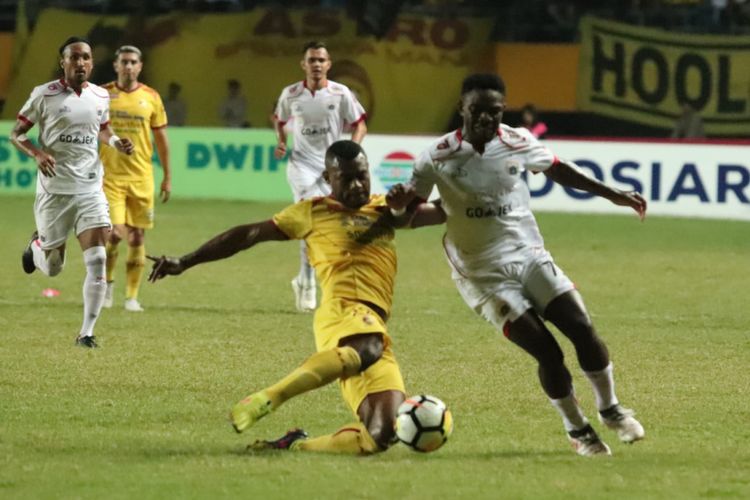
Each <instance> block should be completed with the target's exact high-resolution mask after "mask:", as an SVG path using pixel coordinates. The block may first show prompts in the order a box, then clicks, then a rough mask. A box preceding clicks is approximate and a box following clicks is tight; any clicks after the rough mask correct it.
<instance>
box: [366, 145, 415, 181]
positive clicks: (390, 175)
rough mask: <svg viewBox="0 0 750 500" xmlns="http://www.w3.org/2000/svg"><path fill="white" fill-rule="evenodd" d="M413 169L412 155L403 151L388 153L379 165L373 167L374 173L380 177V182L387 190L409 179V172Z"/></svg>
mask: <svg viewBox="0 0 750 500" xmlns="http://www.w3.org/2000/svg"><path fill="white" fill-rule="evenodd" d="M413 169H414V156H412V155H411V154H410V153H407V152H405V151H394V152H393V153H388V154H387V155H386V156H385V158H383V161H381V162H380V165H378V166H377V168H376V169H375V175H376V176H377V178H378V179H380V183H381V184H382V185H383V187H384V188H385V189H386V190H388V189H391V186H393V185H395V184H399V183H403V182H408V181H409V179H411V172H412V170H413Z"/></svg>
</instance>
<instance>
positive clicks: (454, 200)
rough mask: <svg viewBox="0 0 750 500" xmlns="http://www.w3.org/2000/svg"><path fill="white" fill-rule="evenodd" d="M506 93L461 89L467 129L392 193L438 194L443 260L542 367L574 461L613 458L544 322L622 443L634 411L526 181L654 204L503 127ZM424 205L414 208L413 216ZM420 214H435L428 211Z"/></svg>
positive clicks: (494, 85)
mask: <svg viewBox="0 0 750 500" xmlns="http://www.w3.org/2000/svg"><path fill="white" fill-rule="evenodd" d="M504 109H505V84H504V83H503V82H502V80H501V79H500V78H499V77H498V76H497V75H472V76H470V77H468V78H467V79H466V80H465V81H464V84H463V89H462V95H461V101H460V112H461V115H462V117H463V120H464V125H463V128H462V129H460V130H457V131H456V132H454V133H451V134H447V135H445V136H443V137H442V138H441V139H440V140H438V141H437V142H436V143H434V144H433V145H432V146H431V147H430V148H428V149H427V150H426V151H425V152H424V153H423V154H422V155H421V156H420V158H419V159H418V160H417V162H416V165H415V167H414V173H413V178H412V181H411V183H410V184H409V185H407V186H403V185H400V186H396V187H394V188H393V189H392V190H391V192H390V193H389V199H390V200H391V202H390V203H389V205H391V207H392V208H395V209H401V208H404V207H405V206H406V205H407V203H408V202H409V201H410V200H412V199H413V198H414V197H417V198H420V199H424V200H426V199H427V198H428V197H429V195H430V193H431V191H432V189H433V187H434V186H437V189H438V191H439V193H440V202H439V205H438V206H439V207H440V209H442V211H443V215H444V219H445V221H446V226H447V230H446V235H445V238H444V244H445V252H446V255H447V257H448V262H449V263H450V267H451V268H452V270H453V279H454V280H455V283H456V286H457V288H458V290H459V292H460V294H461V296H462V297H463V299H464V300H465V301H466V303H467V304H468V305H469V306H470V307H471V308H472V309H474V310H475V311H476V312H477V313H479V314H481V315H482V316H483V317H484V318H485V319H487V320H488V321H489V322H490V323H492V324H493V325H494V326H495V327H496V328H497V329H498V330H501V331H503V333H504V334H505V336H506V337H508V338H509V339H510V340H511V341H512V342H513V343H515V344H517V345H518V346H520V347H521V348H522V349H524V350H525V351H526V352H528V353H529V354H531V355H532V356H533V357H534V358H536V361H537V362H538V364H539V379H540V382H541V385H542V387H543V389H544V391H545V392H546V394H547V396H548V397H549V399H550V401H551V403H552V405H553V406H554V407H555V408H556V409H557V410H558V411H559V412H560V415H561V416H562V418H563V423H564V426H565V430H566V431H567V433H568V436H569V439H570V441H571V443H572V444H573V445H574V447H575V449H576V451H577V452H578V453H579V454H581V455H585V456H589V455H599V454H604V455H608V454H610V450H609V447H608V446H607V445H606V444H604V443H603V442H602V441H601V439H600V438H599V437H598V435H597V434H596V432H595V431H594V429H593V428H592V427H591V425H590V424H589V422H588V420H587V419H586V417H585V416H584V414H583V412H582V411H581V408H580V407H579V406H578V403H577V401H576V398H575V393H574V391H573V384H572V379H571V375H570V372H569V371H568V369H567V368H566V366H565V364H564V361H563V353H562V350H561V349H560V346H559V345H558V343H557V341H556V340H555V338H554V337H553V335H552V333H551V332H550V331H549V330H548V329H547V327H546V326H545V324H544V321H545V320H547V321H550V322H551V323H552V324H554V325H555V326H556V327H557V328H558V329H559V330H560V331H561V332H562V333H563V334H564V335H565V336H566V337H568V338H569V339H570V340H571V341H572V343H573V345H574V346H575V349H576V353H577V357H578V362H579V364H580V366H581V368H582V369H583V371H584V373H585V375H586V377H587V378H588V379H589V380H590V382H591V384H592V387H593V390H594V395H595V398H596V404H597V408H598V410H599V417H600V420H601V421H602V422H603V423H604V424H605V425H606V426H607V427H609V428H612V429H614V430H616V431H617V433H618V436H619V438H620V439H621V440H622V441H624V442H633V441H636V440H639V439H641V438H643V436H644V431H643V427H642V426H641V424H640V423H639V422H638V421H637V420H636V419H635V418H633V412H632V411H631V410H627V409H624V408H622V407H621V406H620V404H619V401H618V399H617V397H616V395H615V391H614V380H613V375H612V363H611V362H610V359H609V353H608V351H607V348H606V346H605V344H604V342H603V341H602V340H601V339H600V338H599V336H598V335H597V333H596V331H595V329H594V327H593V325H592V323H591V318H590V317H589V315H588V313H587V311H586V308H585V306H584V304H583V300H582V299H581V296H580V294H579V293H578V291H577V290H576V289H575V287H574V285H573V283H572V282H571V281H570V280H569V279H568V277H567V276H565V274H564V273H563V272H562V270H561V269H560V268H559V267H558V266H557V265H556V264H555V263H554V261H553V260H552V256H551V255H550V254H549V252H547V251H546V250H545V248H544V241H543V240H542V236H541V234H540V233H539V228H538V226H537V223H536V220H535V219H534V215H533V214H532V213H531V210H530V207H529V198H530V196H529V189H528V187H527V185H526V183H525V182H524V180H523V175H525V174H524V172H532V173H538V172H543V173H544V174H545V175H546V176H547V177H549V178H550V179H552V180H553V181H555V182H558V183H560V184H562V185H564V186H569V187H573V188H576V189H581V190H584V191H588V192H590V193H593V194H596V195H598V196H602V197H604V198H606V199H608V200H610V201H611V202H613V203H615V204H617V205H622V206H626V207H631V208H633V209H634V210H635V211H636V212H637V213H638V214H639V215H640V216H641V218H643V217H644V216H645V213H646V201H645V200H644V199H643V197H642V196H641V195H639V194H638V193H635V192H623V191H620V190H618V189H614V188H611V187H609V186H607V185H605V184H603V183H601V182H599V181H597V180H596V179H592V178H590V177H588V176H586V175H584V174H583V173H582V172H581V171H580V170H579V169H578V167H577V166H576V165H575V164H574V163H571V162H568V161H564V160H560V159H558V158H557V157H555V156H554V155H553V154H552V153H551V152H550V151H549V150H548V149H547V148H546V147H545V146H544V145H542V144H541V143H540V142H539V141H537V140H536V139H535V138H534V137H533V136H532V135H531V134H530V133H529V132H528V131H527V130H525V129H522V128H511V127H508V126H505V125H501V123H500V122H501V120H502V115H503V110H504ZM414 205H416V203H412V206H414ZM418 210H419V211H424V210H433V211H434V210H437V209H436V208H434V205H432V204H425V205H424V208H419V209H418Z"/></svg>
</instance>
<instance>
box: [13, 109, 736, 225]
mask: <svg viewBox="0 0 750 500" xmlns="http://www.w3.org/2000/svg"><path fill="white" fill-rule="evenodd" d="M11 126H12V123H11V122H0V195H1V194H8V193H29V194H31V193H33V192H34V189H35V181H36V175H37V173H36V172H37V171H36V168H35V164H34V162H33V160H31V159H29V158H26V157H24V156H23V155H22V154H20V153H18V152H17V151H16V150H15V148H13V146H12V145H11V144H10V141H9V139H8V135H9V132H10V129H11ZM35 130H36V128H34V129H32V131H35ZM168 134H169V140H170V150H171V159H172V171H173V174H172V176H173V181H172V185H173V186H172V187H173V193H174V196H175V197H179V198H204V199H206V198H207V199H234V200H265V201H283V200H291V197H292V196H291V191H290V190H289V187H288V185H287V182H286V161H285V160H276V159H275V158H274V155H273V151H274V147H275V144H276V141H275V137H274V134H273V132H272V131H271V130H265V129H232V130H227V129H218V128H215V129H211V128H171V129H169V131H168ZM30 136H32V137H34V134H33V133H32V134H30ZM434 140H435V137H426V136H419V137H415V136H396V135H368V136H367V137H366V138H365V141H364V147H365V150H366V151H367V153H368V156H369V160H370V167H371V173H372V190H373V192H385V191H386V190H387V189H388V188H389V187H390V186H391V185H393V184H394V183H397V182H405V181H407V180H408V179H409V178H410V176H411V171H412V167H413V163H414V159H415V158H416V157H417V156H418V155H419V153H420V152H421V151H423V150H424V149H425V148H426V147H427V146H428V145H429V144H430V143H431V142H432V141H434ZM545 144H546V145H547V146H548V147H549V148H550V149H551V150H552V151H553V152H554V153H555V154H556V155H557V156H558V157H560V158H566V159H570V160H573V161H575V162H576V163H577V164H578V165H579V166H580V167H581V168H582V169H583V170H584V171H586V172H587V173H589V174H590V175H593V176H594V177H596V178H598V179H600V180H602V181H604V182H606V183H609V184H612V185H614V186H616V187H618V188H620V189H628V190H631V189H634V190H638V191H640V192H642V193H643V195H644V196H645V197H646V199H647V200H648V203H649V213H650V214H652V215H669V216H684V217H706V218H726V219H744V220H750V201H749V200H750V155H748V152H750V148H748V146H747V145H745V144H741V143H715V142H714V143H700V144H697V143H675V142H667V141H664V142H655V141H648V142H643V141H624V140H617V139H611V140H560V139H555V140H548V141H545ZM156 168H157V169H158V168H159V166H158V163H157V167H156ZM156 178H157V180H158V179H160V178H161V173H160V172H157V173H156ZM527 182H528V184H529V187H530V190H531V196H532V207H533V208H534V209H535V210H547V211H570V212H592V213H624V211H623V209H622V208H621V207H616V206H614V205H612V204H611V203H609V202H608V201H606V200H603V199H600V198H596V197H592V196H591V195H589V194H587V193H582V192H579V191H576V190H574V189H569V188H563V187H562V186H559V185H557V184H554V183H552V182H551V181H549V180H548V179H547V178H546V177H545V176H544V175H527Z"/></svg>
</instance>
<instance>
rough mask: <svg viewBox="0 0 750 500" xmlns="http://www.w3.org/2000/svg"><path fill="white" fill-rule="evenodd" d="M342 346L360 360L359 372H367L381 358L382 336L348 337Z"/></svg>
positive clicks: (374, 334) (371, 334)
mask: <svg viewBox="0 0 750 500" xmlns="http://www.w3.org/2000/svg"><path fill="white" fill-rule="evenodd" d="M343 345H345V346H348V347H351V348H352V349H354V350H355V351H356V353H357V355H358V356H359V360H360V368H359V371H365V370H367V369H368V368H369V367H370V366H372V365H374V364H375V363H376V362H377V361H378V360H379V359H380V358H381V356H383V348H384V345H383V336H382V335H381V334H379V333H369V334H363V335H355V336H353V337H348V338H346V340H345V342H344V344H343Z"/></svg>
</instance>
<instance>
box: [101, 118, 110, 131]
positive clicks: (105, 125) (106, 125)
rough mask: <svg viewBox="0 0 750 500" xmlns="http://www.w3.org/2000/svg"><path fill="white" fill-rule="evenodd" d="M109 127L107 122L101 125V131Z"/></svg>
mask: <svg viewBox="0 0 750 500" xmlns="http://www.w3.org/2000/svg"><path fill="white" fill-rule="evenodd" d="M108 126H109V120H107V121H106V122H104V123H102V124H101V125H99V130H104V129H105V128H107V127H108Z"/></svg>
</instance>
